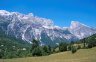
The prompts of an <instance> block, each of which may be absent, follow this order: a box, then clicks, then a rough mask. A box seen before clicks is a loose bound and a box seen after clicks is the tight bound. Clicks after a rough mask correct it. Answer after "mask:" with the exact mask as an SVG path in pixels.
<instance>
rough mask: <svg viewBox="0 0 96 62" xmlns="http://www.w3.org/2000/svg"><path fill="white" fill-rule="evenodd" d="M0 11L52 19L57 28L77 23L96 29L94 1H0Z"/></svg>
mask: <svg viewBox="0 0 96 62" xmlns="http://www.w3.org/2000/svg"><path fill="white" fill-rule="evenodd" d="M0 9H1V10H7V11H16V12H20V13H24V14H27V13H30V12H31V13H33V14H34V15H36V16H39V17H44V18H48V19H52V20H53V22H54V23H55V24H56V25H58V26H61V27H63V26H69V25H70V22H71V21H79V22H81V23H84V24H86V25H89V26H91V27H96V0H0Z"/></svg>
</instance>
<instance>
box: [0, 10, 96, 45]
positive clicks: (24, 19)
mask: <svg viewBox="0 0 96 62" xmlns="http://www.w3.org/2000/svg"><path fill="white" fill-rule="evenodd" d="M75 25H76V26H75ZM77 28H78V29H77ZM0 30H2V31H3V32H5V34H6V35H10V36H13V37H16V38H19V39H22V40H24V41H27V42H29V43H31V41H32V39H37V40H39V41H40V42H41V44H42V45H53V44H56V43H60V42H64V41H66V42H70V41H75V40H78V39H82V38H84V37H87V36H90V35H92V34H94V33H96V30H94V29H92V28H89V27H86V26H85V25H82V24H81V23H80V24H79V22H78V23H77V22H76V23H75V22H73V23H72V24H71V27H67V28H61V27H59V26H56V25H54V23H53V22H52V20H50V19H46V18H41V17H37V16H34V15H33V14H32V13H29V14H27V15H25V14H21V13H18V12H8V11H5V10H0ZM89 31H90V34H87V33H89Z"/></svg>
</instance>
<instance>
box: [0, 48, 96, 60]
mask: <svg viewBox="0 0 96 62" xmlns="http://www.w3.org/2000/svg"><path fill="white" fill-rule="evenodd" d="M0 62H96V47H94V48H92V49H80V50H78V51H77V52H76V53H75V54H72V53H71V52H70V51H68V52H62V53H56V54H52V55H49V56H42V57H27V58H14V59H4V60H3V59H0Z"/></svg>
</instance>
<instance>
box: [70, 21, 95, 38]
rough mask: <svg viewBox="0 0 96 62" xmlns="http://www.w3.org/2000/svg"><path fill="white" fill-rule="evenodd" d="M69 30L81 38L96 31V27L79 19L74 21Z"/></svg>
mask: <svg viewBox="0 0 96 62" xmlns="http://www.w3.org/2000/svg"><path fill="white" fill-rule="evenodd" d="M69 31H70V32H71V33H72V34H74V35H75V36H76V37H78V38H79V39H83V38H85V37H88V36H91V35H93V34H95V33H96V29H94V28H91V27H89V26H86V25H84V24H82V23H79V22H77V21H72V22H71V26H70V28H69Z"/></svg>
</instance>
